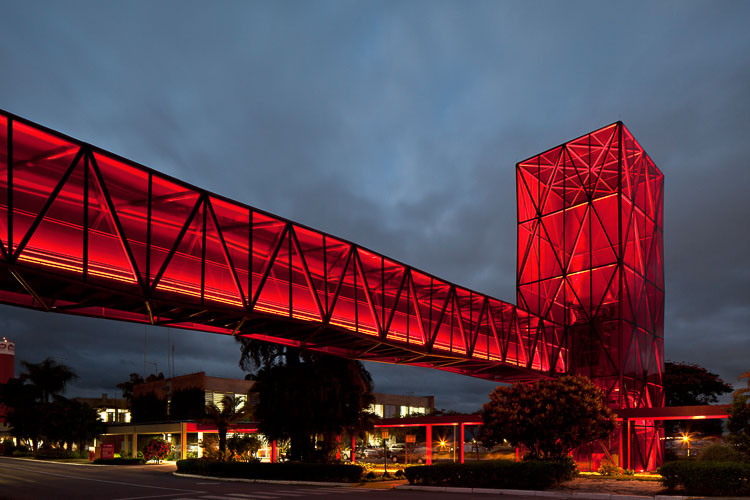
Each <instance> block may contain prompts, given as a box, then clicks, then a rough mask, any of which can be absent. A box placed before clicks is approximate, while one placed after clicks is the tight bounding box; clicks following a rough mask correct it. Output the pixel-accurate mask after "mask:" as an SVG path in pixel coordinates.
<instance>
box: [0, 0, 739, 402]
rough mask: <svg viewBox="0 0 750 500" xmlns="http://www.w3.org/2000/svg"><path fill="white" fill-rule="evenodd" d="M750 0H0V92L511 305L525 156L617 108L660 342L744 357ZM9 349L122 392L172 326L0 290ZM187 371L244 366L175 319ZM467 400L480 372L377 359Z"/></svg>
mask: <svg viewBox="0 0 750 500" xmlns="http://www.w3.org/2000/svg"><path fill="white" fill-rule="evenodd" d="M748 26H750V3H748V2H730V1H722V2H689V1H684V0H683V1H674V2H644V3H638V2H624V3H623V2H552V1H547V2H529V1H523V2H521V1H519V2H499V1H498V2H479V1H473V2H464V1H460V2H459V1H456V2H440V1H430V2H417V1H404V2H386V1H378V2H363V1H345V0H339V1H333V2H321V1H306V2H294V1H286V2H250V1H241V2H184V1H183V2H167V1H159V2H103V1H93V2H88V3H86V2H73V1H66V2H36V1H29V0H26V1H23V2H21V1H16V2H12V1H5V2H2V3H0V107H2V108H4V109H6V110H8V111H11V112H13V113H16V114H19V115H21V116H24V117H26V118H28V119H31V120H33V121H36V122H39V123H42V124H44V125H47V126H49V127H51V128H54V129H57V130H60V131H62V132H65V133H67V134H69V135H72V136H74V137H77V138H79V139H82V140H84V141H87V142H90V143H93V144H96V145H98V146H100V147H103V148H105V149H108V150H110V151H113V152H115V153H118V154H120V155H123V156H126V157H128V158H131V159H133V160H136V161H138V162H140V163H143V164H146V165H149V166H151V167H153V168H155V169H157V170H160V171H163V172H166V173H168V174H171V175H174V176H176V177H179V178H181V179H184V180H186V181H188V182H190V183H192V184H196V185H198V186H201V187H204V188H206V189H209V190H211V191H214V192H217V193H220V194H223V195H226V196H229V197H232V198H234V199H237V200H241V201H243V202H246V203H248V204H250V205H253V206H256V207H259V208H262V209H265V210H268V211H270V212H273V213H276V214H279V215H281V216H284V217H287V218H290V219H292V220H295V221H298V222H301V223H304V224H307V225H310V226H313V227H316V228H319V229H321V230H325V231H327V232H329V233H332V234H335V235H338V236H341V237H344V238H347V239H349V240H352V241H356V242H358V243H360V244H362V245H365V246H367V247H370V248H372V249H374V250H377V251H380V252H382V253H384V254H386V255H388V256H391V257H394V258H396V259H399V260H401V261H404V262H406V263H409V264H412V265H414V266H417V267H419V268H421V269H425V270H427V271H429V272H432V273H434V274H436V275H438V276H440V277H443V278H445V279H448V280H451V281H454V282H456V283H459V284H461V285H464V286H468V287H470V288H473V289H475V290H478V291H482V292H485V293H489V294H491V295H493V296H495V297H498V298H500V299H504V300H507V301H510V302H514V301H515V282H514V280H515V277H514V273H515V253H516V249H515V248H516V247H515V240H516V236H515V235H516V226H515V220H516V215H515V187H514V178H515V177H514V175H515V174H514V168H515V167H514V166H515V163H516V162H517V161H519V160H521V159H524V158H527V157H529V156H531V155H533V154H535V153H538V152H540V151H542V150H544V149H547V148H549V147H551V146H555V145H557V144H559V143H561V142H563V141H565V140H567V139H571V138H573V137H576V136H578V135H580V134H583V133H586V132H588V131H590V130H593V129H595V128H598V127H600V126H602V125H605V124H607V123H610V122H613V121H615V120H618V119H622V120H623V121H624V122H625V124H626V125H627V126H628V127H629V128H630V130H631V131H632V132H633V133H634V135H635V136H636V137H637V138H638V139H639V140H640V142H641V144H642V145H643V146H644V147H645V148H646V150H647V151H648V153H649V154H650V155H651V157H652V158H653V160H654V161H655V162H656V164H657V165H658V166H659V167H660V168H661V170H662V171H663V172H664V174H665V179H666V200H665V207H666V216H665V252H666V278H667V281H666V289H667V290H666V302H667V303H666V328H665V330H666V333H665V336H666V340H665V344H666V347H665V351H666V358H667V359H671V360H677V361H683V360H684V361H690V362H695V363H699V364H701V365H704V366H706V367H707V368H709V369H710V370H713V371H715V372H718V373H719V374H721V375H722V376H723V377H724V378H725V379H726V380H727V381H729V382H732V383H734V382H735V381H736V378H737V376H738V375H739V374H740V373H742V372H743V371H747V370H750V331H749V330H748V324H750V234H748V230H749V229H750V223H748V215H750V201H748V197H747V193H748V189H749V188H750V165H749V164H748V163H749V162H748V151H749V150H750V140H749V138H750V121H749V117H750V29H748ZM0 333H2V334H5V335H8V336H10V337H12V338H13V339H14V340H15V341H16V349H17V358H18V359H24V360H29V361H34V362H36V361H40V360H41V359H43V358H44V357H46V356H53V357H55V359H57V360H59V361H61V362H64V363H66V364H68V365H70V366H72V367H73V368H74V369H75V370H76V371H77V372H78V374H79V375H80V379H79V381H78V382H77V383H76V385H75V387H74V388H73V389H72V390H71V391H69V394H81V395H83V394H86V395H89V394H91V395H96V394H99V393H102V392H108V393H110V394H113V393H116V392H117V391H116V389H115V388H114V386H115V384H117V383H118V382H120V381H122V380H124V379H126V378H127V376H128V374H129V373H130V372H133V371H137V372H142V371H143V368H144V336H146V337H147V353H146V357H147V362H148V366H147V370H149V371H153V369H154V365H153V363H156V364H157V365H156V367H157V368H158V370H159V371H165V372H166V366H167V330H165V329H159V328H151V327H144V326H138V325H130V324H124V323H117V322H105V321H99V320H88V319H80V318H75V317H69V316H63V315H52V314H43V313H36V312H31V311H25V310H21V309H16V308H11V307H7V306H0ZM171 335H172V339H173V340H174V342H175V350H176V359H175V368H176V372H177V373H178V374H180V373H188V372H191V371H195V370H199V369H203V370H205V371H206V372H207V373H209V374H212V375H217V376H242V373H241V372H240V370H239V368H238V367H237V361H238V357H239V355H238V349H237V346H236V345H235V343H234V341H233V340H232V339H229V338H224V337H222V336H217V335H210V334H201V333H186V332H180V331H174V330H172V333H171ZM368 367H369V368H370V369H371V371H372V373H373V375H374V378H375V382H376V389H377V390H378V391H382V392H399V393H403V392H414V393H416V394H435V395H436V404H437V406H438V407H444V408H455V409H458V410H473V409H476V408H478V407H479V406H480V405H481V404H482V403H483V402H484V400H485V398H486V395H487V393H488V392H489V391H490V390H491V389H492V387H493V384H491V383H488V382H485V381H480V380H476V379H471V378H468V377H461V376H457V375H451V374H445V373H436V372H434V371H430V370H426V369H416V368H404V367H395V366H391V365H379V364H370V365H368Z"/></svg>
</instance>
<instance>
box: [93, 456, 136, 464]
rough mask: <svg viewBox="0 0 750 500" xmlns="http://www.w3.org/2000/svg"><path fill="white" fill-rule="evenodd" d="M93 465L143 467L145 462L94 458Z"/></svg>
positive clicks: (127, 459) (132, 459) (119, 458)
mask: <svg viewBox="0 0 750 500" xmlns="http://www.w3.org/2000/svg"><path fill="white" fill-rule="evenodd" d="M94 463H95V464H97V465H143V464H145V463H146V461H145V460H144V459H142V458H123V457H115V458H96V459H94Z"/></svg>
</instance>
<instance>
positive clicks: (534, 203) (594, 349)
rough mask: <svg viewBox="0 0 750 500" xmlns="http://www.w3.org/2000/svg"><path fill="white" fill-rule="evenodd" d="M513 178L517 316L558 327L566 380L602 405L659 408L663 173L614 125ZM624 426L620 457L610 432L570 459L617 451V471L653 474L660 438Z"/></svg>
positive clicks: (653, 431)
mask: <svg viewBox="0 0 750 500" xmlns="http://www.w3.org/2000/svg"><path fill="white" fill-rule="evenodd" d="M516 174H517V175H516V177H517V190H518V274H517V295H518V297H517V300H518V307H519V308H521V309H526V310H528V311H530V312H532V313H535V314H539V315H540V316H542V317H543V318H545V319H546V320H548V321H551V322H552V323H554V324H555V325H557V326H559V327H562V329H563V334H562V335H563V338H562V342H561V344H562V345H563V346H564V347H563V351H564V357H565V364H566V366H567V372H568V373H572V374H580V375H586V376H588V377H590V378H591V379H592V380H593V381H594V382H595V383H596V384H598V385H599V386H600V387H601V388H602V389H603V390H604V392H605V394H606V398H607V403H608V405H609V406H610V407H613V408H650V407H661V406H664V390H663V384H662V372H663V368H664V358H663V355H664V350H663V346H664V266H663V263H664V259H663V255H664V253H663V236H662V235H663V233H662V227H663V224H662V222H663V219H662V213H663V210H662V209H663V186H664V176H663V175H662V173H661V172H660V171H659V169H658V168H657V167H656V166H655V165H654V163H653V161H651V158H649V156H648V155H647V154H646V152H645V151H644V150H643V148H642V147H641V146H640V144H638V141H636V140H635V139H634V138H633V136H632V135H631V133H630V132H629V131H628V129H627V128H626V127H625V126H624V125H623V124H622V122H617V123H614V124H612V125H609V126H606V127H604V128H602V129H599V130H597V131H595V132H591V133H590V134H587V135H584V136H582V137H579V138H578V139H574V140H572V141H570V142H567V143H565V144H562V145H560V146H558V147H556V148H553V149H550V150H548V151H546V152H544V153H542V154H539V155H537V156H534V157H533V158H530V159H528V160H526V161H522V162H520V163H518V165H517V169H516ZM633 424H634V425H632V426H631V427H630V431H629V434H630V435H629V436H628V437H629V439H627V438H626V439H624V440H623V443H624V444H623V445H622V448H624V449H620V445H619V443H620V440H619V436H617V435H615V436H613V437H612V439H611V440H610V442H609V443H604V444H597V445H595V446H592V447H591V448H590V449H587V450H581V455H582V456H581V457H579V458H583V455H588V457H590V460H591V462H590V463H589V466H590V467H591V468H592V469H594V470H595V469H596V468H598V464H599V462H600V461H601V460H602V459H603V458H604V457H605V456H607V455H610V457H609V458H611V459H614V461H615V463H619V460H618V459H617V458H616V457H614V455H616V454H620V455H621V456H623V457H628V456H629V457H630V463H623V466H625V467H627V468H634V469H644V470H653V469H655V468H656V467H657V466H658V464H660V463H661V460H662V456H663V450H662V445H661V440H660V438H661V437H663V430H662V428H661V427H660V426H659V425H654V424H653V423H647V422H645V421H635V422H633ZM628 446H630V450H629V452H628V450H627V447H628ZM626 461H627V459H626Z"/></svg>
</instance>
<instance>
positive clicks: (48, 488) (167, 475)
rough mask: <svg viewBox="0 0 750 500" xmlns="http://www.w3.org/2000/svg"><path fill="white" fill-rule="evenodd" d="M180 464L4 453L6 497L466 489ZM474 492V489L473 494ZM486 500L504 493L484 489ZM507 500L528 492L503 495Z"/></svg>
mask: <svg viewBox="0 0 750 500" xmlns="http://www.w3.org/2000/svg"><path fill="white" fill-rule="evenodd" d="M174 470H175V466H174V465H144V466H126V467H124V466H119V467H118V466H94V465H72V464H59V463H49V462H37V461H34V460H22V459H14V458H5V457H0V500H35V499H44V500H47V499H49V500H56V499H65V500H67V499H76V500H78V499H82V500H85V499H97V500H99V499H101V500H107V499H111V500H146V499H158V500H222V499H223V500H243V499H245V500H247V499H257V500H297V499H299V500H302V499H306V498H315V499H331V498H336V499H339V500H355V499H360V498H365V499H370V500H392V499H399V500H400V499H404V500H427V499H431V498H438V499H440V500H458V499H464V498H466V497H467V494H465V493H437V492H422V491H409V490H384V489H370V488H364V487H331V486H301V485H286V484H257V483H243V482H227V481H211V480H205V479H196V478H185V477H176V476H173V475H172V472H173V471H174ZM471 496H473V495H471ZM480 496H481V499H482V500H485V499H488V498H499V497H500V496H499V495H498V496H497V497H496V496H495V495H486V494H483V495H480ZM502 498H503V500H513V499H514V498H516V499H526V500H528V497H511V496H505V495H504V496H502Z"/></svg>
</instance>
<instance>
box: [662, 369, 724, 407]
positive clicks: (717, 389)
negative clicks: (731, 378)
mask: <svg viewBox="0 0 750 500" xmlns="http://www.w3.org/2000/svg"><path fill="white" fill-rule="evenodd" d="M664 392H665V396H666V403H667V406H691V405H708V404H711V403H717V402H718V401H719V396H721V395H722V394H727V393H730V392H732V386H731V385H729V384H727V383H726V382H724V381H723V380H722V379H721V377H719V376H718V375H717V374H715V373H712V372H710V371H708V370H706V369H705V368H703V367H702V366H699V365H696V364H693V363H673V362H671V361H667V362H666V363H664Z"/></svg>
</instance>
